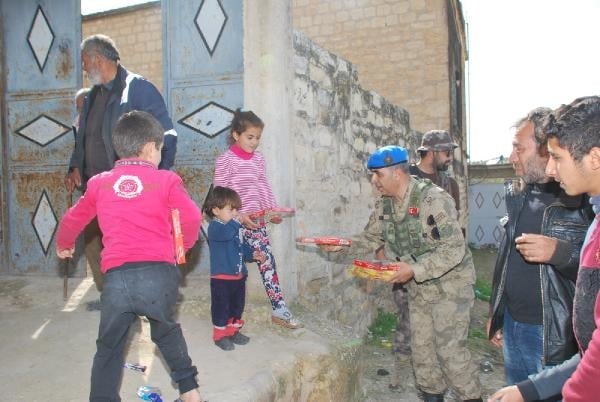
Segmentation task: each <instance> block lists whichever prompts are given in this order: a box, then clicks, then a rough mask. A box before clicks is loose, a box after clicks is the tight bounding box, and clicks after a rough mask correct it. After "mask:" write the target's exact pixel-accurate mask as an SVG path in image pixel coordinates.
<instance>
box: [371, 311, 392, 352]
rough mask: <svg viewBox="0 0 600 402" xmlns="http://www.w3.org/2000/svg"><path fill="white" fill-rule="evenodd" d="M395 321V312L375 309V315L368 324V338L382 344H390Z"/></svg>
mask: <svg viewBox="0 0 600 402" xmlns="http://www.w3.org/2000/svg"><path fill="white" fill-rule="evenodd" d="M397 323H398V316H397V315H396V314H395V313H390V312H386V311H383V309H379V310H377V317H375V320H374V321H373V323H372V324H371V325H370V326H369V334H368V340H369V341H370V342H372V343H375V344H379V345H382V346H391V345H392V343H393V337H394V331H395V330H396V325H397Z"/></svg>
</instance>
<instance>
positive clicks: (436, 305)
mask: <svg viewBox="0 0 600 402" xmlns="http://www.w3.org/2000/svg"><path fill="white" fill-rule="evenodd" d="M367 168H368V169H369V170H370V171H371V172H372V174H373V176H372V179H371V182H372V183H373V185H374V186H375V187H376V188H377V190H378V191H379V192H380V193H381V195H382V197H381V198H380V199H379V200H377V202H376V204H375V210H374V211H373V212H372V213H371V216H370V218H369V222H368V224H367V226H366V227H365V229H364V231H363V232H362V234H361V235H360V236H359V237H358V238H356V239H354V240H353V242H352V245H351V247H349V249H348V250H347V251H345V252H343V253H344V254H346V255H344V257H346V258H349V257H350V256H352V257H362V258H365V257H368V256H372V255H374V253H375V252H376V251H377V250H380V249H382V248H385V250H386V252H387V253H388V256H391V255H392V254H393V255H394V256H395V260H396V261H395V262H394V263H393V264H394V265H395V266H396V268H397V271H396V273H395V274H394V276H393V277H392V278H391V279H390V282H392V283H402V284H405V285H406V287H407V291H408V299H409V301H408V304H409V307H410V330H411V334H410V335H411V345H410V346H411V352H412V367H413V371H414V373H415V380H416V386H417V388H418V389H419V390H420V392H421V396H422V398H423V400H424V401H426V402H440V401H442V402H443V401H444V393H445V392H446V390H447V389H448V387H449V386H452V387H453V388H454V389H455V390H456V392H457V393H458V396H459V397H460V398H461V399H462V400H463V401H470V402H476V401H481V384H480V382H479V378H478V369H477V367H476V366H475V364H474V363H473V361H472V360H471V354H470V352H469V350H468V349H467V346H466V341H467V334H468V330H469V322H470V313H471V307H472V306H473V301H474V294H473V284H474V282H475V270H474V267H473V261H472V257H471V253H470V251H469V249H468V247H467V245H466V244H465V239H464V236H463V234H462V231H461V228H460V225H459V224H458V220H457V213H456V209H455V207H454V202H453V201H452V198H451V197H450V196H449V195H448V194H447V193H446V192H445V191H443V190H442V189H441V188H439V187H437V186H434V185H433V184H432V183H431V181H429V180H417V179H416V178H414V177H412V176H411V175H410V174H409V170H408V169H409V166H408V152H407V151H406V149H404V148H402V147H399V146H386V147H382V148H379V149H377V150H376V151H375V152H374V153H373V154H372V155H371V156H370V158H369V160H368V163H367ZM320 247H321V249H322V250H324V251H341V249H342V248H341V247H340V246H320ZM340 257H341V256H340ZM336 259H337V258H336Z"/></svg>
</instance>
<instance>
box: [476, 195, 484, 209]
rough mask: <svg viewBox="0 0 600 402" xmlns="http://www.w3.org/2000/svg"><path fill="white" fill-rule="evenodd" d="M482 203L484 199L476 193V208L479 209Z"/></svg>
mask: <svg viewBox="0 0 600 402" xmlns="http://www.w3.org/2000/svg"><path fill="white" fill-rule="evenodd" d="M484 201H485V198H483V195H481V193H477V196H476V197H475V204H477V208H479V209H481V206H482V205H483V203H484Z"/></svg>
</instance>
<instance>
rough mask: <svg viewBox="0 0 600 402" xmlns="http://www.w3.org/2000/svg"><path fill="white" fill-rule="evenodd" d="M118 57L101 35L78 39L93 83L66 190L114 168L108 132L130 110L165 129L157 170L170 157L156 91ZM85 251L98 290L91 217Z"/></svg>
mask: <svg viewBox="0 0 600 402" xmlns="http://www.w3.org/2000/svg"><path fill="white" fill-rule="evenodd" d="M120 58H121V57H120V55H119V50H118V49H117V46H116V45H115V43H114V41H113V40H112V39H111V38H109V37H108V36H106V35H101V34H98V35H92V36H89V37H88V38H86V39H84V40H83V42H82V43H81V63H82V68H83V70H84V71H85V73H86V75H87V77H88V79H89V80H90V82H91V83H92V85H93V87H92V88H91V90H90V92H89V94H88V95H87V96H86V97H85V100H84V105H83V112H82V113H81V114H80V116H79V129H78V130H77V135H76V137H75V148H74V149H73V155H72V156H71V161H70V162H69V172H68V173H67V175H66V177H65V186H66V187H67V191H69V192H73V190H74V188H75V187H82V189H85V185H86V183H87V181H88V180H89V179H90V178H91V177H92V176H94V175H96V174H98V173H102V172H106V171H108V170H110V169H112V168H113V165H114V163H115V160H117V159H118V156H117V155H116V153H115V150H114V147H113V143H112V131H113V127H114V126H115V124H116V122H117V120H118V119H119V117H120V116H122V115H123V114H125V113H127V112H130V111H132V110H140V111H145V112H148V113H150V114H151V115H152V116H153V117H155V118H156V119H157V120H158V121H159V122H160V124H161V126H162V127H163V130H164V142H163V149H162V155H161V158H162V159H161V162H160V165H159V168H160V169H170V168H171V167H172V166H173V163H174V161H175V150H176V145H177V133H176V132H175V130H174V128H173V122H172V121H171V118H170V117H169V114H168V112H167V107H166V105H165V101H164V100H163V97H162V95H161V94H160V92H158V89H156V87H155V86H154V85H153V84H152V83H151V82H150V81H148V80H146V79H144V78H143V77H141V76H139V75H137V74H135V73H132V72H131V71H128V70H126V69H125V68H124V67H123V66H122V65H121V64H120ZM84 240H85V255H86V257H87V260H88V263H89V264H90V268H91V271H92V274H93V276H94V282H95V283H96V287H97V289H98V290H99V291H102V284H103V281H102V279H103V277H102V273H101V272H100V252H101V250H102V232H101V231H100V228H99V227H98V221H97V220H96V219H94V220H93V221H92V222H90V224H89V225H88V226H87V227H86V228H85V231H84Z"/></svg>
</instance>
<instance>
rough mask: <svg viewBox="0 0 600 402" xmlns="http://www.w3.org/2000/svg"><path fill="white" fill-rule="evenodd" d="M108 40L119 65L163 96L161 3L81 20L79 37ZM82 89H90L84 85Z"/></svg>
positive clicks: (119, 10) (147, 4)
mask: <svg viewBox="0 0 600 402" xmlns="http://www.w3.org/2000/svg"><path fill="white" fill-rule="evenodd" d="M99 33H101V34H105V35H108V36H110V37H111V38H112V39H113V40H114V41H115V43H116V44H117V47H118V48H119V53H120V54H121V64H123V66H124V67H125V68H127V69H128V70H131V71H133V72H135V73H137V74H140V75H142V76H144V77H145V78H147V79H148V80H149V81H151V82H152V83H153V84H154V85H156V87H157V88H158V89H159V90H160V91H161V92H162V88H163V63H162V59H163V57H162V56H163V53H162V50H163V47H162V16H161V10H160V2H151V3H145V4H142V5H138V6H132V7H126V8H122V9H118V10H114V11H108V12H105V13H98V14H91V15H88V16H85V17H83V22H82V36H83V38H86V37H87V36H89V35H93V34H99ZM84 85H89V83H86V82H85V81H84Z"/></svg>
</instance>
